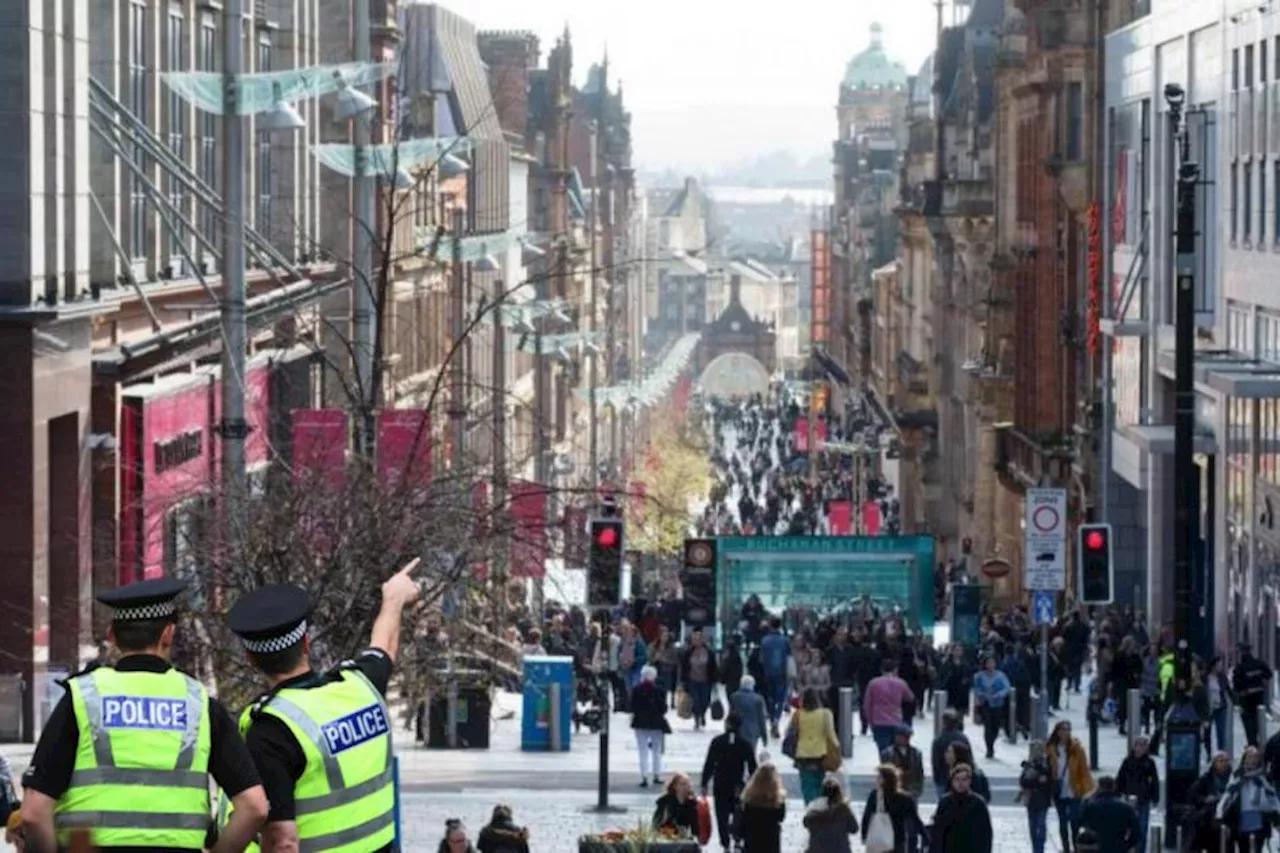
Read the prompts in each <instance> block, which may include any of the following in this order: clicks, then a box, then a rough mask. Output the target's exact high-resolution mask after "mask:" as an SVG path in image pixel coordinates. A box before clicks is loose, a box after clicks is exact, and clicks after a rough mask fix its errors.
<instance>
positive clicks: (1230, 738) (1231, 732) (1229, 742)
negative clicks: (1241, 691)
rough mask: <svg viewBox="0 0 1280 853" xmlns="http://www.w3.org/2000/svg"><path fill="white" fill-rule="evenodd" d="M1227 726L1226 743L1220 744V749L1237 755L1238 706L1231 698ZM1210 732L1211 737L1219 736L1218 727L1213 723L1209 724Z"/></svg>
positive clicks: (1228, 705)
mask: <svg viewBox="0 0 1280 853" xmlns="http://www.w3.org/2000/svg"><path fill="white" fill-rule="evenodd" d="M1226 728H1227V738H1226V743H1225V744H1221V743H1220V744H1218V749H1220V750H1222V751H1223V752H1225V753H1226V754H1227V755H1235V754H1236V706H1235V705H1234V704H1233V703H1232V702H1231V700H1230V699H1228V700H1227V726H1226ZM1209 734H1210V736H1211V737H1217V734H1218V727H1217V726H1213V725H1211V726H1209Z"/></svg>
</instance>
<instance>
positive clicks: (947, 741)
mask: <svg viewBox="0 0 1280 853" xmlns="http://www.w3.org/2000/svg"><path fill="white" fill-rule="evenodd" d="M953 743H962V744H964V745H965V746H969V747H970V749H972V747H971V746H970V744H969V738H967V737H965V734H964V732H963V731H961V730H960V715H959V714H957V713H956V712H955V711H954V710H952V709H951V708H948V709H947V710H945V711H943V712H942V731H940V732H938V736H937V737H935V738H934V739H933V745H932V746H931V747H930V748H929V762H930V765H931V769H932V771H933V787H934V788H935V789H936V790H937V792H938V799H942V797H943V795H944V794H946V793H947V779H948V777H949V776H950V773H951V770H950V768H949V767H947V750H948V749H949V748H950V747H951V744H953Z"/></svg>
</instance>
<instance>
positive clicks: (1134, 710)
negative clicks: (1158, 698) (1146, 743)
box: [1124, 689, 1142, 752]
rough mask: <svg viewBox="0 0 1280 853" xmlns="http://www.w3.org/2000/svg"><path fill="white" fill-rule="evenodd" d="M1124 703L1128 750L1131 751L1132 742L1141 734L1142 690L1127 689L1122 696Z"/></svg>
mask: <svg viewBox="0 0 1280 853" xmlns="http://www.w3.org/2000/svg"><path fill="white" fill-rule="evenodd" d="M1124 705H1125V716H1126V717H1128V724H1129V751H1130V752H1133V742H1134V741H1136V740H1137V739H1138V738H1139V737H1141V736H1142V691H1141V690H1136V689H1130V690H1128V691H1127V692H1126V693H1125V696H1124Z"/></svg>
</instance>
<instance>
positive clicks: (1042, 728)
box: [1031, 690, 1049, 740]
mask: <svg viewBox="0 0 1280 853" xmlns="http://www.w3.org/2000/svg"><path fill="white" fill-rule="evenodd" d="M1033 706H1034V708H1035V719H1033V720H1032V721H1031V736H1032V737H1033V738H1035V739H1036V740H1046V739H1048V737H1049V693H1048V691H1043V690H1042V691H1041V692H1039V693H1037V694H1036V695H1035V697H1034V700H1033Z"/></svg>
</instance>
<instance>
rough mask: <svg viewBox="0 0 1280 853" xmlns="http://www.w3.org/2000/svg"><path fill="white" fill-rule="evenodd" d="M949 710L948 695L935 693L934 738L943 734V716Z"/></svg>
mask: <svg viewBox="0 0 1280 853" xmlns="http://www.w3.org/2000/svg"><path fill="white" fill-rule="evenodd" d="M946 710H947V694H945V693H939V692H938V691H936V690H935V691H934V693H933V736H934V737H937V736H938V735H940V734H942V715H943V714H944V713H945V712H946Z"/></svg>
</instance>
